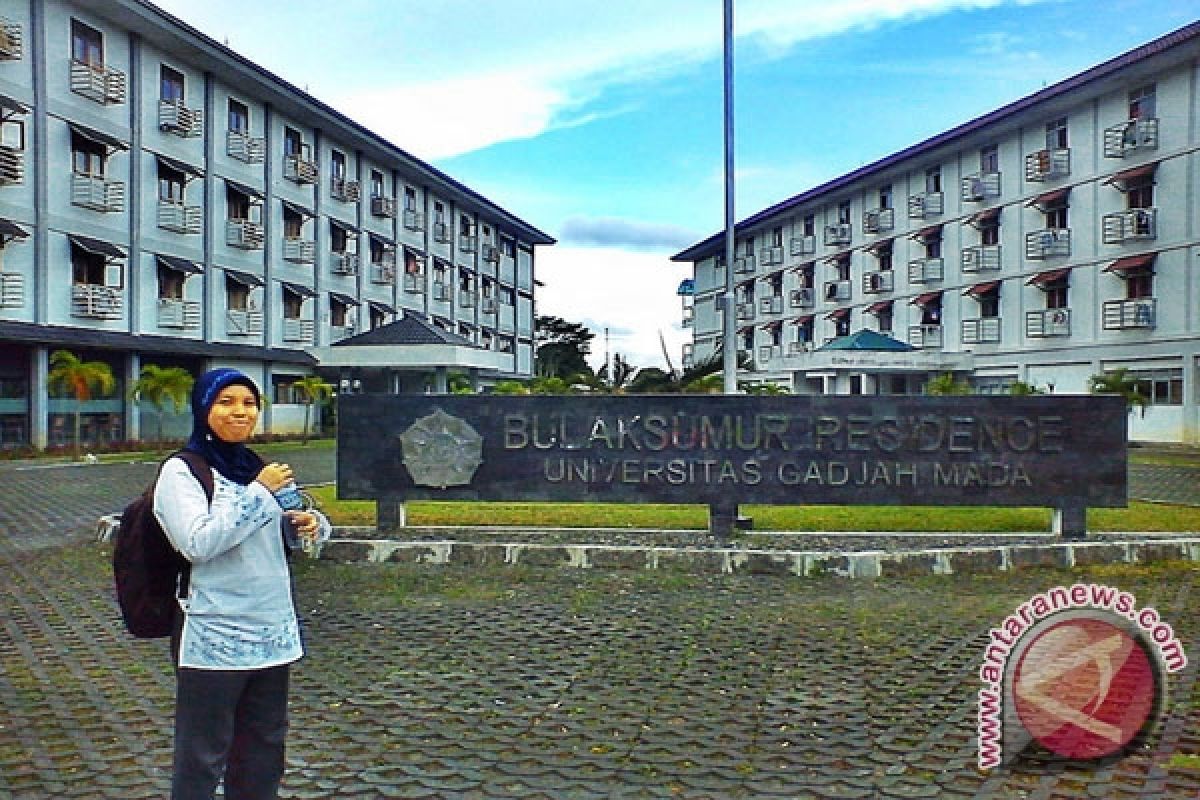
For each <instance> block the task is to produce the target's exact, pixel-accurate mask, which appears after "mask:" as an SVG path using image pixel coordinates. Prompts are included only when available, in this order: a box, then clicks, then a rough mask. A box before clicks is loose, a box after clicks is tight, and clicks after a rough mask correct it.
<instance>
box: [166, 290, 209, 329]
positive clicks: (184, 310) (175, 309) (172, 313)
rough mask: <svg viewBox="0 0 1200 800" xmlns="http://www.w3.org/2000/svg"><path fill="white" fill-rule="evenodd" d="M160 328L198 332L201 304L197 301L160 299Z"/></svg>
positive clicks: (170, 298)
mask: <svg viewBox="0 0 1200 800" xmlns="http://www.w3.org/2000/svg"><path fill="white" fill-rule="evenodd" d="M158 327H160V328H178V329H182V330H197V329H199V327H200V304H199V303H198V302H196V301H195V300H178V299H175V298H172V297H160V298H158Z"/></svg>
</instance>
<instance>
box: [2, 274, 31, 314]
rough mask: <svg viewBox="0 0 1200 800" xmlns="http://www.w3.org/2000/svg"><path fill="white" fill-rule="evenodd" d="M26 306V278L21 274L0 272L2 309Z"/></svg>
mask: <svg viewBox="0 0 1200 800" xmlns="http://www.w3.org/2000/svg"><path fill="white" fill-rule="evenodd" d="M23 305H25V276H24V275H22V274H21V273H20V272H0V308H20V307H21V306H23Z"/></svg>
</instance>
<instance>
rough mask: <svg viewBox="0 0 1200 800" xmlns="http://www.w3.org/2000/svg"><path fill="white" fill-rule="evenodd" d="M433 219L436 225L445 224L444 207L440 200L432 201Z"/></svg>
mask: <svg viewBox="0 0 1200 800" xmlns="http://www.w3.org/2000/svg"><path fill="white" fill-rule="evenodd" d="M433 221H434V224H436V225H444V224H446V207H445V206H444V205H442V202H441V201H440V200H435V201H434V203H433Z"/></svg>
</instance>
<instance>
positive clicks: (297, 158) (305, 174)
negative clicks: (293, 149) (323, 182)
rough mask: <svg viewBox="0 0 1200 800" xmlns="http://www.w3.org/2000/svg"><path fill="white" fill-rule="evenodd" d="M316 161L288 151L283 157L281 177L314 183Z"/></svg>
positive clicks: (315, 179) (298, 181)
mask: <svg viewBox="0 0 1200 800" xmlns="http://www.w3.org/2000/svg"><path fill="white" fill-rule="evenodd" d="M317 174H318V173H317V163H316V162H315V161H313V160H311V159H308V158H305V157H304V156H303V155H301V154H300V153H289V154H288V155H285V156H284V157H283V177H285V178H287V179H288V180H289V181H294V182H296V183H316V182H317Z"/></svg>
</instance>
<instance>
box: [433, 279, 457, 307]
mask: <svg viewBox="0 0 1200 800" xmlns="http://www.w3.org/2000/svg"><path fill="white" fill-rule="evenodd" d="M453 296H454V293H453V292H452V291H450V286H449V284H446V283H443V282H442V281H437V280H435V281H434V282H433V299H434V301H435V302H438V303H449V302H450V298H451V297H453Z"/></svg>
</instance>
